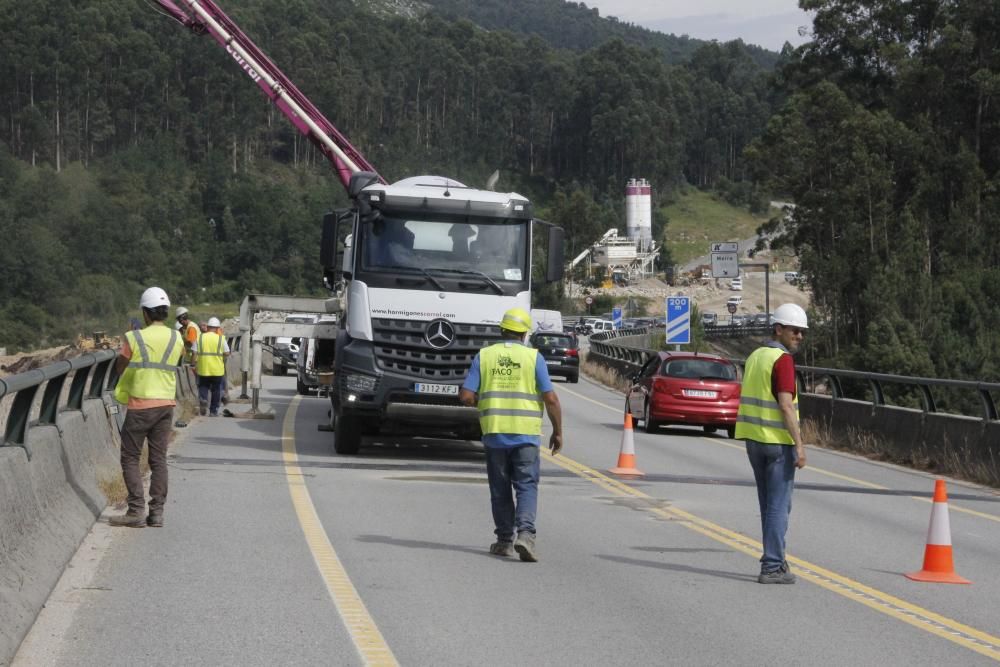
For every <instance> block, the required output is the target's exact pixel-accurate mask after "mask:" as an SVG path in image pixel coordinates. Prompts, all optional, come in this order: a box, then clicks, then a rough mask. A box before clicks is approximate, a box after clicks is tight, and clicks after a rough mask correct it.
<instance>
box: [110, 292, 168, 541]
mask: <svg viewBox="0 0 1000 667" xmlns="http://www.w3.org/2000/svg"><path fill="white" fill-rule="evenodd" d="M139 306H140V308H141V309H142V319H143V321H144V322H145V324H146V326H145V328H143V329H141V330H138V331H128V332H126V333H125V342H124V343H123V344H122V349H121V350H120V351H119V353H118V358H117V359H116V360H115V370H116V371H117V372H118V376H119V380H118V385H117V386H116V387H115V399H116V400H118V401H119V402H121V403H125V404H126V405H127V412H126V413H125V423H124V424H123V425H122V449H121V465H122V475H123V477H124V478H125V487H126V488H127V489H128V512H127V513H126V514H123V515H121V516H116V517H112V518H111V519H110V520H109V523H110V524H111V525H112V526H129V527H132V528H141V527H142V526H145V525H149V526H162V525H163V504H164V503H165V502H166V500H167V445H168V444H169V442H170V432H171V425H172V424H173V420H174V405H175V404H176V401H175V398H176V392H177V388H176V383H177V375H176V369H177V365H178V364H179V363H180V361H181V356H182V355H183V354H184V345H183V343H182V341H181V336H180V334H179V332H177V331H174V330H173V329H170V328H169V327H167V326H166V325H165V324H164V322H165V321H166V319H167V318H168V317H169V316H170V315H169V309H170V299H169V298H168V297H167V293H166V292H164V291H163V290H162V289H160V288H159V287H150V288H149V289H147V290H146V291H145V292H143V293H142V298H140V300H139ZM144 441H145V442H148V443H149V467H150V469H151V470H152V473H153V475H152V479H151V480H150V483H149V495H150V500H149V516H148V517H147V516H146V494H145V491H144V489H143V484H142V471H141V470H140V469H139V459H140V457H141V456H142V446H143V442H144Z"/></svg>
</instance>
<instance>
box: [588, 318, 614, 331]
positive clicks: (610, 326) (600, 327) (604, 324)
mask: <svg viewBox="0 0 1000 667" xmlns="http://www.w3.org/2000/svg"><path fill="white" fill-rule="evenodd" d="M593 327H594V333H600V332H602V331H613V330H614V328H615V323H614V322H612V321H611V320H594V325H593Z"/></svg>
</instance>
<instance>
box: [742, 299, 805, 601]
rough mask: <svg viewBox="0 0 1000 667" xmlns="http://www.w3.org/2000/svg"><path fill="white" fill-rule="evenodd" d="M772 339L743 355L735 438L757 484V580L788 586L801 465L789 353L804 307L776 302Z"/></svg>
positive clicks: (796, 342)
mask: <svg viewBox="0 0 1000 667" xmlns="http://www.w3.org/2000/svg"><path fill="white" fill-rule="evenodd" d="M772 326H773V335H772V340H771V341H770V342H769V343H768V344H767V345H765V346H763V347H759V348H757V349H756V350H754V351H753V352H752V353H751V354H750V356H749V357H747V361H746V367H745V368H744V372H743V386H742V389H741V390H740V408H739V411H738V412H737V417H736V437H737V438H738V439H741V440H745V441H746V450H747V457H749V459H750V466H751V467H752V468H753V476H754V480H755V481H756V482H757V502H758V503H759V505H760V525H761V531H762V533H763V539H762V542H763V543H764V553H763V555H762V556H761V557H760V575H759V576H758V577H757V581H758V582H760V583H762V584H794V583H795V575H794V574H792V573H791V572H790V571H789V567H788V562H787V561H786V560H785V534H786V533H787V532H788V515H789V513H790V512H791V511H792V489H793V487H794V485H795V470H796V468H804V467H805V466H806V450H805V445H804V444H803V442H802V433H801V432H800V430H799V399H798V394H797V392H796V386H795V361H794V359H792V355H793V354H795V353H796V352H797V351H798V349H799V346H800V345H801V343H802V336H803V335H805V332H806V330H807V329H808V328H809V322H808V320H807V319H806V311H804V310H802V308H801V307H800V306H798V305H796V304H794V303H786V304H783V305H781V306H778V308H777V309H775V311H774V316H773V319H772Z"/></svg>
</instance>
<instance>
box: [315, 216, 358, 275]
mask: <svg viewBox="0 0 1000 667" xmlns="http://www.w3.org/2000/svg"><path fill="white" fill-rule="evenodd" d="M354 215H355V211H354V209H340V210H337V211H331V212H329V213H327V214H326V215H324V216H323V235H322V237H321V239H320V250H319V261H320V266H322V267H323V276H324V280H325V281H326V283H327V287H328V288H329V289H331V290H332V289H335V288H336V285H337V284H338V283H339V282H340V281H341V280H342V279H344V278H346V279H348V280H350V279H351V268H352V267H353V264H352V263H350V262H349V261H348V258H349V254H348V253H349V252H350V250H349V249H350V246H351V244H350V241H349V240H348V239H349V236H350V234H351V232H353V231H354V224H353V223H354Z"/></svg>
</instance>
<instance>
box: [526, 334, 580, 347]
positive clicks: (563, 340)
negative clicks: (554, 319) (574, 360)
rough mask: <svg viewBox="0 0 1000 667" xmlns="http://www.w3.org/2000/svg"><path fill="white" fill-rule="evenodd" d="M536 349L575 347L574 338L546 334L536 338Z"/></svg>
mask: <svg viewBox="0 0 1000 667" xmlns="http://www.w3.org/2000/svg"><path fill="white" fill-rule="evenodd" d="M535 346H536V347H573V338H572V336H558V335H551V334H546V335H544V336H535Z"/></svg>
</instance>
